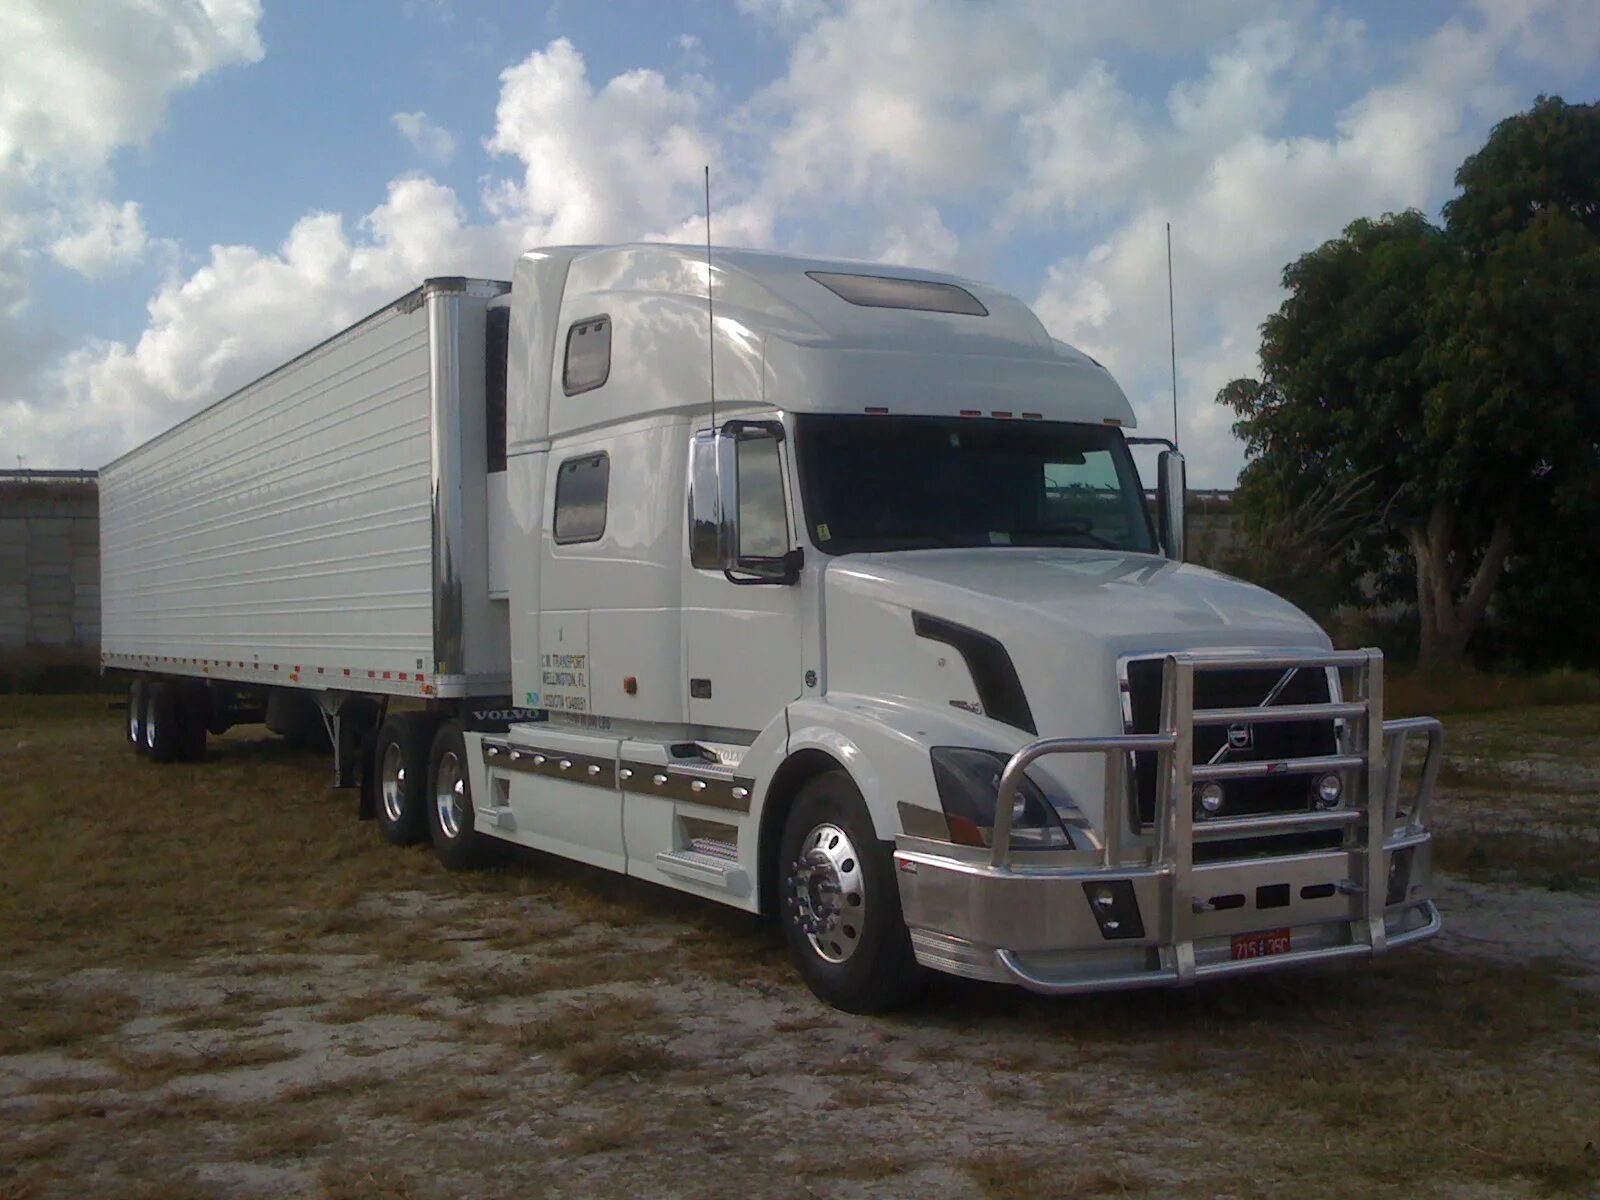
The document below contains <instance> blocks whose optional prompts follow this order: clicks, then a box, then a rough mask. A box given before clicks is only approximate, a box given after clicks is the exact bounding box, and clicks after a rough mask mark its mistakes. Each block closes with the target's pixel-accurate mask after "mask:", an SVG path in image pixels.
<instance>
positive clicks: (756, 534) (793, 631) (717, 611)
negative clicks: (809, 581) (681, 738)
mask: <svg viewBox="0 0 1600 1200" xmlns="http://www.w3.org/2000/svg"><path fill="white" fill-rule="evenodd" d="M773 428H774V429H779V430H781V427H780V426H777V425H776V423H773ZM789 456H790V443H789V442H788V441H787V440H781V439H780V438H778V437H774V436H766V437H755V438H751V439H749V440H744V439H738V440H736V441H735V442H734V458H735V474H736V478H737V480H738V495H737V511H738V540H739V546H738V551H739V553H740V554H741V555H750V556H756V557H760V558H768V559H781V558H782V557H783V556H784V555H786V554H788V553H789V552H790V551H791V550H793V549H794V548H795V546H796V540H795V528H796V524H795V520H794V505H793V502H792V501H793V496H792V494H791V490H792V489H791V480H792V478H793V474H792V472H791V470H790V457H789ZM691 486H693V484H692V485H691ZM704 533H705V531H704V530H698V529H695V528H691V529H690V530H689V536H688V538H687V542H688V546H689V554H688V555H687V556H686V557H687V559H688V562H687V564H686V571H687V574H686V577H685V579H684V587H683V628H684V643H685V645H684V651H685V653H684V662H685V664H686V673H687V679H686V680H685V686H686V687H687V689H688V705H689V720H690V722H691V723H693V724H695V725H702V726H709V727H712V728H716V729H726V730H730V731H732V730H738V731H749V732H752V733H753V732H756V731H759V730H761V729H763V728H765V727H766V726H767V725H768V724H769V723H771V721H772V720H773V719H774V718H776V717H777V715H778V714H779V712H780V711H781V710H782V709H783V708H784V707H785V706H786V705H787V704H789V703H790V702H791V701H793V700H795V699H796V698H797V697H798V696H799V695H800V693H801V691H802V689H803V686H804V674H805V670H804V666H803V664H802V656H803V649H802V641H803V632H804V630H803V625H802V597H801V591H802V589H801V587H800V585H799V584H798V583H780V582H774V581H769V580H762V579H757V578H752V577H745V576H743V575H742V574H739V573H734V574H733V575H732V577H730V574H729V573H728V572H725V571H724V570H723V569H722V568H721V567H720V566H716V565H712V564H714V563H715V561H716V559H715V553H714V545H709V544H708V539H707V538H706V537H705V536H703V534H704ZM710 541H712V542H714V539H710ZM708 551H709V552H708Z"/></svg>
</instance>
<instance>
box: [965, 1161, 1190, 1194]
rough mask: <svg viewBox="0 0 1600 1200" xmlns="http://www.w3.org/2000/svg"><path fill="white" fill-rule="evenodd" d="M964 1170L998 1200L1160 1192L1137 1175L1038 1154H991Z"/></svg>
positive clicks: (966, 1166)
mask: <svg viewBox="0 0 1600 1200" xmlns="http://www.w3.org/2000/svg"><path fill="white" fill-rule="evenodd" d="M962 1166H963V1168H964V1169H965V1170H966V1172H967V1174H968V1175H970V1176H971V1177H972V1181H973V1182H974V1183H976V1184H977V1185H978V1190H979V1191H980V1192H981V1193H982V1194H983V1195H985V1196H989V1197H993V1198H994V1200H1023V1198H1029V1200H1032V1198H1039V1200H1044V1198H1046V1197H1048V1198H1049V1200H1090V1198H1091V1197H1116V1196H1144V1195H1149V1194H1151V1192H1152V1190H1155V1191H1157V1192H1159V1189H1155V1188H1154V1185H1153V1183H1152V1181H1150V1180H1149V1179H1147V1178H1145V1177H1144V1176H1142V1175H1139V1174H1137V1173H1135V1172H1130V1171H1126V1170H1120V1169H1113V1170H1107V1169H1104V1168H1089V1169H1084V1168H1081V1167H1077V1166H1075V1165H1074V1164H1072V1163H1071V1162H1063V1161H1062V1160H1061V1159H1060V1158H1059V1157H1055V1156H1052V1155H1041V1154H1038V1153H1036V1152H1028V1151H1022V1152H1017V1151H1011V1150H998V1151H988V1152H985V1153H983V1154H977V1155H974V1156H973V1157H971V1158H969V1159H967V1161H966V1162H964V1163H963V1164H962Z"/></svg>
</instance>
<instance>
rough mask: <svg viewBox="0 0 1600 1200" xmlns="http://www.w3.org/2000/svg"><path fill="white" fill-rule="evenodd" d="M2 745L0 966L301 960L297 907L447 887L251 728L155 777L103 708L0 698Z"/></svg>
mask: <svg viewBox="0 0 1600 1200" xmlns="http://www.w3.org/2000/svg"><path fill="white" fill-rule="evenodd" d="M0 746H3V747H4V748H5V751H6V762H7V769H8V774H9V775H10V776H11V777H12V778H13V780H14V782H13V783H12V784H11V785H10V786H9V787H8V790H7V795H6V820H5V822H4V823H3V824H0V861H4V862H5V863H6V871H7V886H6V887H5V888H0V928H4V929H6V930H7V936H6V937H5V938H4V939H3V940H0V969H5V968H26V969H30V970H37V971H42V972H54V971H60V970H62V969H70V968H71V967H75V966H80V965H83V964H85V963H105V962H108V961H116V962H141V963H144V962H161V961H172V960H174V959H178V958H192V957H196V956H204V955H208V954H217V955H233V954H247V953H256V952H260V951H263V950H265V951H267V952H268V953H269V954H270V953H273V952H276V951H282V950H288V949H299V948H302V947H303V945H304V943H305V942H306V941H307V940H308V938H309V937H311V936H314V935H315V934H316V926H315V925H314V924H310V925H309V926H308V922H307V921H306V919H305V917H304V916H303V915H302V914H304V913H306V912H312V913H316V914H318V916H319V919H325V914H328V913H332V912H336V911H339V910H340V908H341V907H342V905H343V903H344V902H345V901H346V900H347V898H348V897H349V896H351V895H353V894H365V893H368V892H372V891H382V890H393V889H402V888H409V889H427V888H433V889H445V888H448V887H449V886H450V882H449V879H448V877H446V876H444V875H443V874H442V873H441V872H439V871H438V869H437V867H436V866H435V864H434V863H433V862H432V860H431V857H430V856H428V855H426V854H424V853H423V852H422V851H421V850H420V849H419V850H418V851H416V852H414V853H405V852H396V851H395V850H394V849H393V848H391V847H388V846H385V845H383V844H381V842H380V839H379V838H377V837H376V836H375V835H374V833H373V830H372V827H371V826H370V825H364V824H362V823H360V822H358V821H356V820H354V819H353V818H354V815H355V805H356V797H355V794H354V793H353V792H331V791H328V790H327V788H326V784H327V782H328V764H327V761H326V759H325V758H323V757H322V756H319V755H316V754H310V753H307V752H304V751H299V750H295V749H293V748H292V747H290V746H288V745H287V744H285V743H283V742H281V741H279V740H277V739H273V738H265V739H264V738H263V737H262V736H261V732H260V731H259V730H255V729H239V730H234V731H232V732H230V733H229V734H226V735H224V736H223V737H220V738H213V739H212V742H211V746H210V747H209V748H208V750H207V755H206V761H204V762H200V763H173V764H166V765H161V764H156V763H152V762H150V761H148V760H147V759H143V758H138V757H136V756H134V755H133V754H132V753H131V752H130V751H129V750H128V748H127V746H126V744H125V743H124V741H123V736H122V723H121V720H120V717H119V716H118V715H117V714H115V713H111V712H108V711H107V705H106V700H105V698H104V697H100V696H0ZM62 763H69V764H71V775H70V779H67V780H64V779H63V777H62V772H61V764H62ZM63 783H67V784H68V785H69V786H70V789H71V798H72V802H71V803H70V804H64V803H63V802H62V786H63ZM86 815H88V816H89V817H90V818H92V819H86ZM69 832H70V836H69ZM131 896H137V897H138V903H137V905H130V904H129V898H130V897H131ZM219 901H220V902H219ZM399 932H400V933H401V934H402V935H403V934H405V933H406V932H407V931H405V930H401V931H399Z"/></svg>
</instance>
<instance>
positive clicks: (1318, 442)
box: [1217, 98, 1600, 662]
mask: <svg viewBox="0 0 1600 1200" xmlns="http://www.w3.org/2000/svg"><path fill="white" fill-rule="evenodd" d="M1597 156H1600V108H1597V107H1596V106H1594V105H1584V106H1569V105H1566V104H1564V103H1563V102H1562V101H1561V100H1559V99H1545V98H1541V99H1540V100H1539V102H1538V103H1537V104H1536V105H1535V107H1534V108H1533V109H1532V110H1531V111H1530V112H1528V113H1524V114H1521V115H1519V116H1516V117H1512V118H1509V119H1508V120H1506V121H1503V122H1501V124H1500V125H1498V126H1497V127H1496V128H1495V130H1494V132H1493V133H1492V134H1491V136H1490V138H1489V141H1488V143H1487V144H1486V145H1485V146H1484V148H1483V150H1481V151H1480V152H1479V153H1478V154H1475V155H1473V156H1472V157H1471V158H1469V159H1467V161H1466V162H1465V163H1463V164H1462V167H1461V169H1460V171H1458V172H1457V176H1456V182H1457V184H1458V186H1460V188H1461V189H1462V191H1461V195H1460V196H1459V197H1458V198H1457V199H1456V200H1454V201H1452V202H1451V203H1450V204H1449V205H1447V206H1446V208H1445V217H1446V223H1445V226H1444V227H1443V228H1440V227H1437V226H1435V225H1433V224H1432V223H1430V222H1429V221H1428V220H1427V219H1426V218H1425V217H1423V216H1422V214H1420V213H1417V212H1405V213H1401V214H1398V215H1388V216H1385V217H1383V218H1381V219H1379V220H1366V219H1363V220H1358V221H1355V222H1353V223H1352V224H1351V225H1350V226H1348V227H1347V228H1346V229H1345V231H1344V234H1343V235H1342V236H1341V237H1338V238H1335V239H1333V240H1332V241H1329V242H1326V243H1324V244H1323V245H1322V246H1320V247H1318V248H1317V249H1315V250H1313V251H1311V252H1310V253H1308V254H1305V255H1303V256H1301V257H1300V258H1299V259H1297V260H1296V261H1295V262H1293V263H1291V264H1290V265H1289V266H1288V267H1287V268H1286V269H1285V271H1284V275H1283V282H1284V286H1285V287H1286V288H1287V289H1288V292H1289V296H1288V298H1287V299H1286V300H1285V301H1284V302H1283V305H1282V306H1281V307H1280V308H1279V310H1278V311H1277V312H1276V313H1274V314H1273V315H1272V316H1271V317H1269V318H1268V319H1267V321H1266V323H1265V324H1264V325H1263V326H1262V342H1261V367H1262V375H1261V378H1260V379H1259V380H1249V379H1246V380H1235V381H1233V382H1232V383H1230V384H1228V385H1227V386H1226V387H1224V388H1223V389H1222V391H1221V392H1220V393H1219V394H1218V397H1217V398H1218V401H1219V402H1220V403H1223V404H1226V405H1228V406H1229V407H1231V408H1232V409H1233V410H1234V411H1235V412H1236V413H1237V414H1238V416H1239V421H1238V423H1237V424H1236V425H1235V429H1236V430H1237V432H1238V433H1239V434H1240V436H1241V437H1243V439H1244V441H1245V445H1246V453H1247V456H1248V459H1249V461H1248V464H1247V466H1246V468H1245V471H1244V473H1243V475H1242V476H1241V479H1240V493H1241V495H1240V502H1241V505H1242V506H1243V507H1244V509H1245V511H1246V512H1247V513H1256V514H1261V513H1270V512H1272V511H1273V510H1274V509H1275V508H1276V509H1277V510H1279V511H1288V512H1293V511H1294V510H1295V509H1296V508H1297V507H1298V506H1300V505H1302V504H1305V503H1308V502H1309V501H1310V500H1311V499H1312V498H1314V497H1315V496H1317V495H1319V494H1322V495H1325V494H1327V493H1328V491H1329V489H1330V488H1332V489H1342V490H1344V491H1346V492H1348V493H1349V494H1351V495H1356V494H1363V495H1370V496H1371V497H1372V510H1371V512H1370V514H1369V519H1368V520H1367V522H1366V526H1367V530H1368V533H1367V535H1366V536H1365V537H1361V538H1358V539H1355V540H1353V541H1347V543H1346V546H1345V548H1344V549H1343V550H1342V551H1340V549H1339V548H1338V547H1337V546H1335V547H1334V548H1333V552H1334V553H1342V556H1343V561H1342V562H1339V563H1335V562H1332V561H1330V564H1329V565H1330V568H1334V569H1344V570H1347V571H1348V570H1350V569H1351V567H1352V566H1354V565H1364V566H1366V567H1368V568H1372V567H1376V566H1378V565H1380V564H1381V563H1383V561H1384V560H1385V558H1386V557H1387V556H1390V555H1392V553H1393V552H1394V550H1395V549H1397V548H1399V547H1403V548H1404V552H1405V553H1406V554H1408V555H1409V558H1410V561H1411V564H1412V574H1413V576H1414V583H1415V598H1416V603H1417V608H1418V614H1419V617H1420V622H1421V634H1422V657H1423V660H1424V661H1425V662H1439V661H1444V660H1448V659H1453V658H1457V657H1460V656H1461V655H1462V654H1463V653H1464V652H1465V649H1466V646H1467V643H1468V641H1469V640H1470V639H1471V637H1472V636H1473V634H1474V633H1475V632H1476V631H1477V630H1478V628H1479V627H1480V626H1481V624H1482V622H1483V619H1484V616H1485V613H1486V612H1487V611H1488V607H1489V602H1490V599H1491V597H1492V596H1493V595H1494V592H1495V589H1496V587H1497V585H1498V584H1499V583H1500V581H1501V579H1502V577H1503V575H1504V573H1505V569H1506V565H1507V562H1508V559H1509V558H1510V556H1511V555H1512V553H1513V551H1514V549H1516V548H1517V547H1518V546H1519V544H1520V545H1521V546H1522V547H1523V550H1524V552H1525V553H1534V552H1536V550H1537V547H1538V545H1539V543H1540V536H1541V535H1540V530H1541V528H1542V527H1548V525H1549V523H1550V522H1552V521H1558V520H1567V521H1571V520H1580V519H1583V517H1584V516H1586V515H1588V514H1589V511H1590V507H1591V506H1590V502H1589V499H1588V498H1589V497H1590V496H1591V495H1592V490H1593V489H1592V488H1591V487H1590V486H1589V481H1590V480H1591V479H1592V477H1593V472H1594V471H1595V469H1596V466H1597V464H1600V452H1597V447H1600V405H1597V391H1596V386H1595V383H1594V381H1595V379H1596V378H1597V373H1596V366H1597V365H1600V363H1597V361H1596V350H1597V342H1596V339H1597V337H1600V231H1597V228H1596V226H1597V223H1600V169H1596V160H1597ZM1358 481H1360V482H1361V483H1363V484H1364V485H1365V487H1366V489H1367V490H1366V491H1365V492H1362V491H1359V490H1358V488H1357V483H1358Z"/></svg>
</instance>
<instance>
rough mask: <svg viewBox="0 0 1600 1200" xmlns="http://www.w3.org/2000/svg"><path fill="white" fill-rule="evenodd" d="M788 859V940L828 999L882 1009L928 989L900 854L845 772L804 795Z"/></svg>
mask: <svg viewBox="0 0 1600 1200" xmlns="http://www.w3.org/2000/svg"><path fill="white" fill-rule="evenodd" d="M779 862H780V864H781V868H782V880H783V885H782V905H783V909H782V913H781V917H780V919H781V921H782V923H783V932H784V937H785V939H786V940H787V941H788V943H789V952H790V954H791V955H792V956H793V957H794V960H795V965H796V966H797V967H798V968H799V970H800V975H801V977H802V978H803V979H804V980H805V981H806V984H807V986H809V987H810V988H811V990H812V991H813V992H815V993H816V995H817V996H818V997H819V998H820V999H823V1000H826V1001H827V1002H828V1003H829V1004H831V1005H833V1006H834V1007H835V1008H838V1009H842V1010H844V1011H845V1012H854V1013H876V1012H886V1011H888V1010H890V1009H894V1008H898V1007H900V1006H902V1005H904V1004H905V1003H907V1002H908V1001H909V1000H911V999H912V998H913V997H914V996H915V995H916V994H917V992H918V991H920V990H921V987H922V983H923V975H922V971H921V969H920V968H919V967H918V966H917V961H916V956H915V955H914V954H913V953H912V950H911V935H910V933H909V932H907V930H906V925H905V919H904V917H903V916H902V915H901V913H900V892H899V889H898V888H897V887H896V886H895V880H894V862H893V854H892V852H891V851H890V849H889V847H888V845H886V844H885V843H883V842H881V841H879V840H878V837H877V834H876V833H875V832H874V830H873V828H872V819H871V817H869V816H868V814H867V807H866V805H865V804H864V803H863V802H862V799H861V793H860V792H859V791H857V790H856V786H855V783H854V782H853V781H852V780H851V779H850V777H849V776H848V775H846V774H845V773H844V772H843V771H829V772H828V773H827V774H825V775H819V776H818V777H817V778H815V779H813V780H811V781H810V782H809V783H807V784H806V785H805V786H804V787H803V788H801V789H800V794H799V796H797V797H796V798H795V802H794V807H793V808H791V809H790V810H789V816H788V819H787V820H786V821H785V822H784V827H783V840H782V843H781V845H780V847H779Z"/></svg>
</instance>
